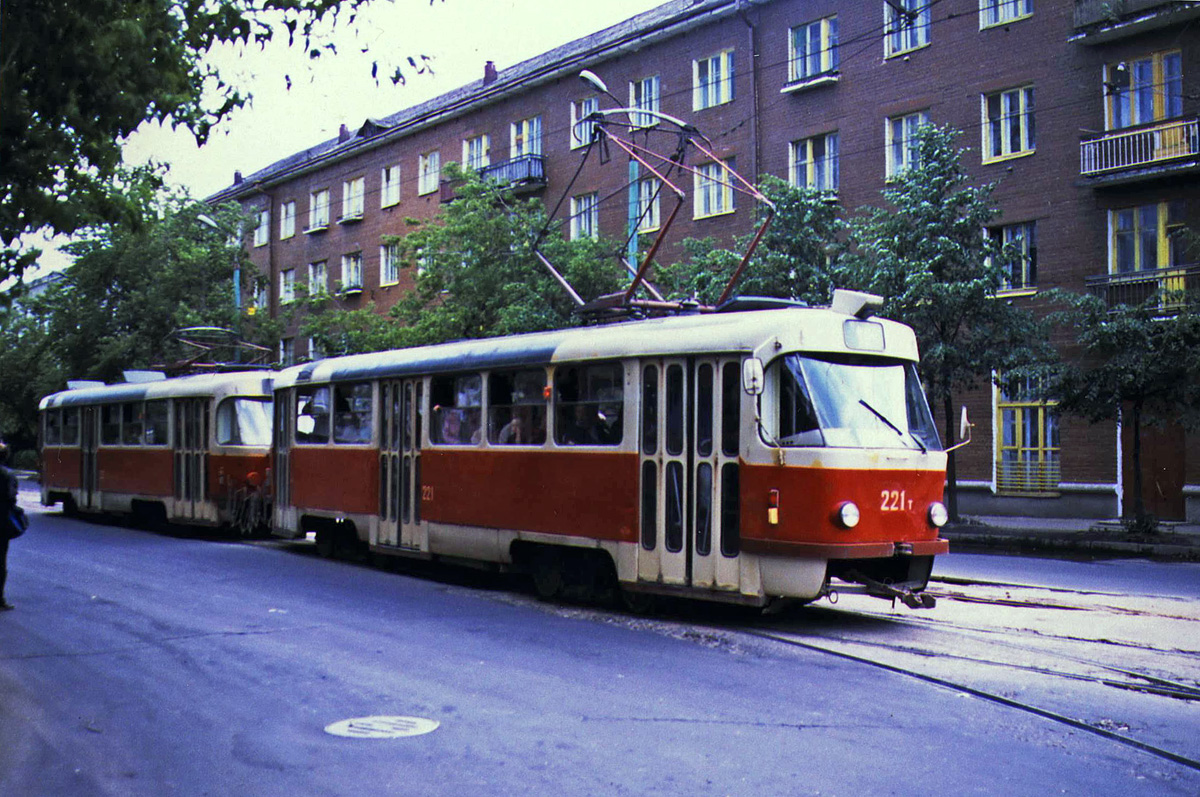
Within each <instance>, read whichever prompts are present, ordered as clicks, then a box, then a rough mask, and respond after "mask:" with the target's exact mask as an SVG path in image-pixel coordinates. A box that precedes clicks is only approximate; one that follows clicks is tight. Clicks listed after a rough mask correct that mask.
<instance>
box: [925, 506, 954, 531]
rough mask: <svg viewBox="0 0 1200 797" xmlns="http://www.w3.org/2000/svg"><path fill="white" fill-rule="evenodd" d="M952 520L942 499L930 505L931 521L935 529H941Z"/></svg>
mask: <svg viewBox="0 0 1200 797" xmlns="http://www.w3.org/2000/svg"><path fill="white" fill-rule="evenodd" d="M949 520H950V513H949V512H947V511H946V505H945V504H943V503H942V502H941V501H934V502H933V503H932V504H930V505H929V523H930V525H932V526H933V527H934V528H935V529H940V528H941V527H942V526H944V525H946V522H947V521H949Z"/></svg>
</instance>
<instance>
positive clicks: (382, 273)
mask: <svg viewBox="0 0 1200 797" xmlns="http://www.w3.org/2000/svg"><path fill="white" fill-rule="evenodd" d="M399 281H400V245H399V244H383V245H382V246H380V247H379V284H380V285H395V284H396V283H397V282H399Z"/></svg>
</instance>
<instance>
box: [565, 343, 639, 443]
mask: <svg viewBox="0 0 1200 797" xmlns="http://www.w3.org/2000/svg"><path fill="white" fill-rule="evenodd" d="M624 394H625V376H624V371H623V369H622V368H621V365H620V363H601V364H596V365H573V366H568V367H565V368H559V369H558V370H557V371H556V372H555V374H554V398H555V402H554V406H555V409H554V442H556V443H558V444H559V445H560V446H577V445H588V446H615V445H620V444H621V437H622V432H623V423H622V417H623V415H624V409H625V395H624Z"/></svg>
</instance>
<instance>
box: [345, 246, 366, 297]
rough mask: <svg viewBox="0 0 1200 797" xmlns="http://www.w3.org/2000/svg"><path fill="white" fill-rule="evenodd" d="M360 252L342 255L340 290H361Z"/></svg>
mask: <svg viewBox="0 0 1200 797" xmlns="http://www.w3.org/2000/svg"><path fill="white" fill-rule="evenodd" d="M362 286H363V281H362V252H351V253H350V254H348V255H342V290H343V291H360V290H362Z"/></svg>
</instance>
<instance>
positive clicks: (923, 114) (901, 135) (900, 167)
mask: <svg viewBox="0 0 1200 797" xmlns="http://www.w3.org/2000/svg"><path fill="white" fill-rule="evenodd" d="M927 124H929V112H928V111H917V112H916V113H910V114H906V115H904V116H893V117H892V118H891V119H888V120H887V128H886V130H885V135H886V137H887V177H888V179H889V180H890V179H892V178H893V177H896V176H897V175H899V174H900V173H902V172H905V171H908V170H909V169H911V168H913V167H914V166H917V165H918V160H919V159H918V156H917V130H919V129H920V128H921V127H923V126H924V125H927Z"/></svg>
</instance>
